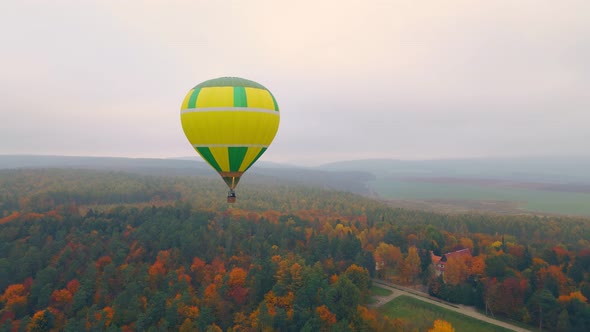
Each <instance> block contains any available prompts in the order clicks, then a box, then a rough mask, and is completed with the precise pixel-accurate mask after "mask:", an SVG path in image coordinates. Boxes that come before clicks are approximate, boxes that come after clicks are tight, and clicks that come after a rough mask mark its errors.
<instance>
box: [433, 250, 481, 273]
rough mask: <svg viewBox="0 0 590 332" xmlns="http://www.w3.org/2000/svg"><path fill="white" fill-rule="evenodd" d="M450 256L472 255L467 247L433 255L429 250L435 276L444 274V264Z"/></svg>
mask: <svg viewBox="0 0 590 332" xmlns="http://www.w3.org/2000/svg"><path fill="white" fill-rule="evenodd" d="M451 257H472V256H471V250H469V248H466V249H461V250H457V251H452V252H449V253H446V254H444V255H442V256H437V255H435V254H434V253H433V252H432V250H431V251H430V258H431V260H432V264H433V265H434V273H435V275H436V276H437V277H438V276H440V275H444V274H445V264H446V263H447V261H448V260H449V258H451Z"/></svg>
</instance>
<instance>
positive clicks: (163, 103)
mask: <svg viewBox="0 0 590 332" xmlns="http://www.w3.org/2000/svg"><path fill="white" fill-rule="evenodd" d="M220 76H240V77H244V78H248V79H251V80H254V81H257V82H259V83H261V84H263V85H265V86H266V87H267V88H269V89H270V90H271V91H272V92H273V94H274V95H275V97H276V99H277V101H278V103H279V106H280V109H281V124H280V128H279V132H278V134H277V136H276V138H275V141H274V143H273V145H272V146H271V147H270V148H269V150H268V151H267V152H266V154H265V155H264V156H263V158H262V160H267V161H276V162H289V163H294V164H302V165H316V164H321V163H323V162H329V161H335V160H350V159H364V158H395V159H433V158H457V157H492V156H493V157H497V156H538V155H590V1H587V0H580V1H542V0H530V1H528V0H507V1H501V0H494V1H483V0H482V1H473V0H469V1H438V0H436V1H401V0H400V1H396V0H383V1H377V0H362V1H346V0H338V1H332V0H330V1H321V0H309V1H308V0H299V1H278V0H269V1H261V0H247V1H245V0H240V1H238V0H236V1H211V0H207V1H23V0H4V1H0V100H1V102H2V104H1V106H0V154H53V155H90V156H122V157H156V158H160V157H175V156H189V155H193V154H194V151H193V149H192V148H191V146H190V144H189V143H188V141H187V140H186V138H185V137H184V133H183V132H182V128H181V125H180V105H181V102H182V100H183V98H184V96H185V94H186V93H187V92H188V90H189V89H190V88H192V87H193V86H194V85H196V84H198V83H200V82H202V81H204V80H207V79H211V78H216V77H220Z"/></svg>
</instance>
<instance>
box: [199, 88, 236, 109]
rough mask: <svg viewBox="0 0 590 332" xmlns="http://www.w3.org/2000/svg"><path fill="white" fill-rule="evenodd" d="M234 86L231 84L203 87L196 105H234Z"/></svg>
mask: <svg viewBox="0 0 590 332" xmlns="http://www.w3.org/2000/svg"><path fill="white" fill-rule="evenodd" d="M233 106H234V88H233V87H231V86H221V87H211V88H201V91H200V92H199V97H198V98H197V104H196V107H197V108H199V107H233Z"/></svg>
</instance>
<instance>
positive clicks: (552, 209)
mask: <svg viewBox="0 0 590 332" xmlns="http://www.w3.org/2000/svg"><path fill="white" fill-rule="evenodd" d="M371 187H372V188H373V190H375V191H376V192H377V193H378V194H379V195H380V196H381V198H383V199H403V200H435V199H452V200H465V201H470V200H471V201H477V200H488V201H494V200H495V201H511V202H516V203H517V206H518V208H517V209H516V210H515V211H514V212H515V213H518V212H540V213H550V214H552V213H556V214H567V215H586V216H590V204H589V203H588V202H590V193H576V192H559V191H542V190H531V189H521V188H503V187H491V186H479V185H465V184H449V183H426V182H407V181H396V180H392V179H383V180H380V181H375V182H373V183H372V184H371ZM519 210H520V211H519Z"/></svg>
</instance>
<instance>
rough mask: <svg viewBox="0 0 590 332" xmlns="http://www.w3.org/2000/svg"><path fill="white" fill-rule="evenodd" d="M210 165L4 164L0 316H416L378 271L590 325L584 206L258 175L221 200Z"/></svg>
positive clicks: (387, 323)
mask: <svg viewBox="0 0 590 332" xmlns="http://www.w3.org/2000/svg"><path fill="white" fill-rule="evenodd" d="M217 180H218V179H212V178H208V177H190V176H155V175H140V174H135V173H130V172H114V171H95V170H79V169H18V170H0V331H275V330H276V331H413V330H419V329H422V327H423V325H417V324H418V322H415V321H412V320H408V319H403V318H391V317H389V316H388V315H387V314H386V313H385V312H383V311H381V310H380V309H379V308H377V307H375V306H374V305H372V300H371V298H372V293H371V288H372V285H373V280H375V279H380V280H383V281H387V282H391V283H394V284H397V285H403V286H407V287H411V288H413V289H424V290H425V291H426V292H428V293H429V294H430V295H431V296H433V297H435V298H438V299H440V300H444V301H447V302H450V303H455V304H465V305H469V306H474V307H475V308H477V309H478V310H480V311H481V312H483V313H489V314H493V315H494V316H495V317H497V318H500V319H504V320H510V321H514V322H519V323H522V324H523V326H528V328H530V329H536V328H539V326H542V328H543V329H544V330H552V331H588V330H590V304H589V302H588V299H589V298H590V220H589V219H587V218H583V217H579V218H578V217H563V216H541V215H530V214H527V215H525V214H523V215H496V214H491V213H485V214H484V213H481V214H478V213H468V214H442V213H433V212H424V211H414V210H407V209H399V208H393V207H391V206H388V205H387V204H385V203H384V202H380V201H377V200H373V199H369V198H365V197H363V196H360V195H356V194H352V193H346V192H338V191H333V190H328V189H319V188H313V187H309V186H298V185H294V184H292V183H282V182H280V181H271V180H268V179H267V180H265V181H248V179H244V181H243V183H241V184H240V188H239V189H240V197H239V200H238V203H236V204H235V205H233V206H230V205H228V204H227V203H226V202H225V197H224V194H225V192H224V188H223V187H222V186H221V184H220V183H219V181H217ZM465 249H467V250H466V251H465V252H469V254H468V255H453V254H450V253H454V252H458V251H461V250H465ZM447 254H448V255H447ZM441 257H445V262H444V265H445V266H444V274H442V273H440V271H439V270H437V266H438V265H437V261H433V259H434V260H438V259H440V258H441ZM421 323H424V324H426V325H428V326H431V327H433V330H435V329H436V324H435V323H434V321H428V322H421Z"/></svg>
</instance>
